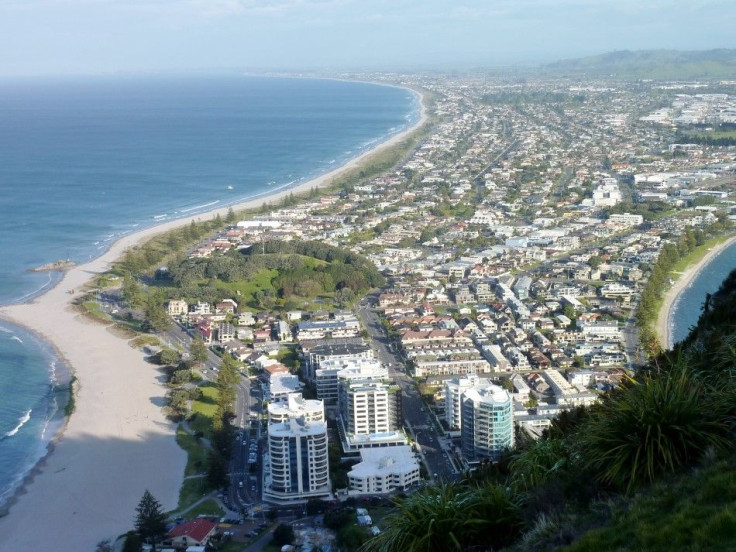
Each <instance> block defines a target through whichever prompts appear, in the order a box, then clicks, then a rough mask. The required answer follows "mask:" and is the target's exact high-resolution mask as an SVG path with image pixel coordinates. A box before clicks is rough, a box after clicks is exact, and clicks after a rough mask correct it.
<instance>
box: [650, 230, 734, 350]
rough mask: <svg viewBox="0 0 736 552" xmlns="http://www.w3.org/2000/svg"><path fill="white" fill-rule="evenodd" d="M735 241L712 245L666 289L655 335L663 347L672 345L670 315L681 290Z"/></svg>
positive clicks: (728, 240) (668, 347)
mask: <svg viewBox="0 0 736 552" xmlns="http://www.w3.org/2000/svg"><path fill="white" fill-rule="evenodd" d="M734 242H736V236H732V237H730V238H729V239H727V240H725V241H723V242H721V243H719V244H717V245H715V246H713V247H712V248H711V249H710V250H709V251H708V253H707V254H705V255H704V256H703V258H702V259H700V261H698V262H697V263H695V264H693V265H691V266H689V267H687V268H686V269H685V270H684V271H683V272H682V273H681V274H680V276H679V277H678V278H677V281H676V282H675V283H674V284H673V286H672V287H671V288H670V289H668V290H667V293H665V295H664V298H663V300H662V306H661V307H660V309H659V312H658V313H657V326H656V330H657V336H658V337H659V341H660V344H661V345H662V348H663V349H670V348H672V346H673V345H674V343H671V340H672V331H671V324H672V317H673V316H674V312H675V306H676V305H677V302H678V300H679V298H680V295H681V294H682V292H683V291H685V289H686V288H687V287H688V286H689V285H690V284H691V283H692V282H693V280H695V278H697V277H698V275H699V274H700V272H701V271H702V270H704V269H705V268H707V266H708V264H710V262H711V261H712V260H713V259H715V258H716V257H717V256H718V255H720V254H721V253H722V252H723V251H724V250H725V249H726V248H728V247H729V246H730V245H731V244H733V243H734Z"/></svg>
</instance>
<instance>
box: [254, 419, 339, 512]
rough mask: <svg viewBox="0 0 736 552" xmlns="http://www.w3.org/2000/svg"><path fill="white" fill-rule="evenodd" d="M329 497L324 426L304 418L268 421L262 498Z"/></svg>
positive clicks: (279, 500)
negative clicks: (270, 422)
mask: <svg viewBox="0 0 736 552" xmlns="http://www.w3.org/2000/svg"><path fill="white" fill-rule="evenodd" d="M330 496H331V487H330V473H329V462H328V454H327V425H326V424H325V423H324V422H308V421H307V420H305V419H304V418H300V419H296V420H295V419H291V420H288V421H286V422H281V423H276V424H270V425H269V426H268V457H267V462H266V469H265V470H264V486H263V499H264V500H265V501H267V502H272V503H280V504H284V503H286V504H288V503H303V502H306V501H307V500H308V499H310V498H328V497H330Z"/></svg>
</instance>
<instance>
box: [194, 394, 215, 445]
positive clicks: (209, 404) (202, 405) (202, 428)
mask: <svg viewBox="0 0 736 552" xmlns="http://www.w3.org/2000/svg"><path fill="white" fill-rule="evenodd" d="M200 389H201V390H202V397H200V399H199V400H196V401H194V402H193V403H192V416H191V417H190V419H189V427H191V428H192V431H194V432H195V433H200V432H201V433H202V434H203V435H204V436H205V437H206V438H208V439H209V438H210V437H211V435H212V418H213V417H214V415H215V410H217V394H218V391H217V387H215V385H214V384H213V383H208V384H205V385H202V386H201V387H200Z"/></svg>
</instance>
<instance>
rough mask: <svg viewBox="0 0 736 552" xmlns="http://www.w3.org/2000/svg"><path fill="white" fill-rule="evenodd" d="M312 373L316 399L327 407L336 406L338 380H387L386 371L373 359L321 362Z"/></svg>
mask: <svg viewBox="0 0 736 552" xmlns="http://www.w3.org/2000/svg"><path fill="white" fill-rule="evenodd" d="M319 366H320V367H319V368H317V369H316V370H315V371H314V383H315V386H316V387H317V398H318V399H321V400H323V401H325V404H326V405H328V406H335V405H337V401H338V378H340V379H343V380H346V381H348V380H352V379H361V380H368V381H381V380H384V379H387V378H388V370H387V369H386V368H383V367H381V363H380V362H378V360H376V359H374V358H361V357H345V358H339V359H332V360H323V361H322V362H321V363H320V365H319Z"/></svg>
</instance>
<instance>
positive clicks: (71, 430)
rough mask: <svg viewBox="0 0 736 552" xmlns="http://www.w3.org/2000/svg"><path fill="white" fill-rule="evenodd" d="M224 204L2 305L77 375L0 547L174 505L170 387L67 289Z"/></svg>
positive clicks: (34, 542)
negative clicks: (141, 506) (49, 448)
mask: <svg viewBox="0 0 736 552" xmlns="http://www.w3.org/2000/svg"><path fill="white" fill-rule="evenodd" d="M426 118H427V117H426V113H425V106H424V104H423V102H422V107H421V114H420V117H419V119H418V120H417V121H416V123H415V124H414V125H413V126H412V127H410V128H408V129H406V130H405V131H403V132H401V133H400V134H397V135H395V136H393V137H392V138H390V139H389V140H387V141H385V142H383V143H381V144H379V145H378V146H377V147H376V148H374V149H373V150H371V151H368V152H365V153H363V154H362V155H361V156H359V157H357V158H354V159H352V160H350V161H349V162H348V163H346V164H345V165H343V166H342V167H340V168H338V169H335V170H333V171H331V172H329V173H327V174H324V175H322V176H320V177H318V178H315V179H313V180H310V181H308V182H305V183H303V184H300V185H299V186H296V187H293V188H289V189H284V190H280V191H279V192H277V193H275V194H272V195H269V196H267V197H260V198H258V199H256V200H252V201H248V202H245V203H241V204H238V205H233V206H232V207H233V208H234V209H235V210H243V209H248V208H254V207H258V206H260V205H261V204H262V203H264V202H265V201H268V202H271V203H274V202H278V201H279V200H280V199H281V198H282V197H284V196H285V195H288V194H291V193H299V192H302V191H308V190H310V189H312V188H314V187H320V186H326V185H329V184H330V182H331V181H332V180H333V179H334V178H335V177H337V176H339V175H341V174H342V173H344V172H346V171H349V170H351V169H353V168H355V167H357V166H359V165H360V164H361V163H363V162H364V161H365V160H366V158H367V157H369V156H370V155H372V154H374V153H376V152H378V151H382V150H385V149H387V148H389V147H391V146H393V145H395V144H396V143H398V142H400V141H401V140H403V139H404V138H405V137H406V136H407V135H408V134H409V133H411V132H413V131H414V130H415V129H416V128H418V127H419V126H421V125H422V124H423V123H424V122H425V121H426ZM227 209H228V207H223V208H220V209H217V210H214V211H211V212H208V213H204V214H197V215H196V216H195V217H191V216H190V217H187V218H183V219H179V220H175V221H170V222H167V223H165V224H162V225H160V226H155V227H151V228H147V229H144V230H142V231H140V232H137V233H135V234H131V235H128V236H125V237H123V238H122V239H120V240H119V241H117V242H115V243H114V244H113V245H112V246H111V247H110V249H109V250H108V251H107V252H106V253H104V254H103V255H102V256H100V257H98V258H97V259H95V260H93V261H91V262H89V263H86V264H84V265H80V266H76V267H74V268H72V269H71V270H69V271H67V272H66V273H65V275H64V277H63V279H62V280H61V281H60V282H59V284H58V285H56V286H55V287H54V288H53V289H50V290H49V291H47V292H46V293H44V294H43V295H41V296H39V297H37V298H35V299H34V300H32V301H31V302H29V303H25V304H22V305H12V306H6V307H3V308H0V317H3V318H5V319H7V320H9V321H10V322H12V323H15V324H18V325H21V326H24V327H26V328H28V329H30V330H32V331H34V332H36V333H37V334H38V335H40V336H41V337H43V338H44V339H45V340H47V341H48V342H49V343H51V344H52V345H53V346H54V347H55V348H56V351H57V353H58V354H59V356H60V357H61V358H62V359H63V360H64V361H65V362H66V363H67V364H68V365H69V366H70V367H71V368H72V370H73V372H74V375H75V376H76V377H77V379H78V387H77V393H76V396H75V400H76V409H75V412H74V414H73V415H72V416H71V417H70V418H69V420H68V423H67V424H66V427H65V429H64V430H63V431H62V432H61V434H59V435H57V436H56V439H55V445H54V447H53V453H50V454H48V455H47V456H46V458H45V459H44V460H43V461H42V462H41V463H40V464H39V465H38V466H37V469H36V470H34V474H33V475H32V477H29V479H28V480H27V481H26V482H25V484H24V486H23V488H22V489H21V490H20V491H19V492H18V493H17V494H16V497H15V499H14V500H13V501H12V502H11V504H10V511H9V514H8V515H7V516H5V517H2V518H0V550H14V551H16V552H26V551H46V550H55V551H62V552H63V551H67V550H68V551H70V552H71V551H75V552H77V551H80V550H89V551H91V550H94V548H95V545H96V543H98V542H99V541H100V540H102V539H105V538H115V537H117V536H118V535H120V534H122V533H124V532H125V531H127V530H130V529H132V528H133V521H134V516H135V507H136V505H137V504H138V502H139V500H140V498H141V496H142V495H143V492H144V491H145V489H149V490H150V491H151V492H152V493H153V495H154V496H155V497H156V498H157V499H158V500H159V501H160V502H161V503H162V504H163V506H164V508H165V509H166V510H170V509H174V508H175V507H176V504H177V501H178V493H179V488H180V486H181V483H182V478H183V475H184V467H185V464H186V454H185V453H184V451H183V450H181V449H180V448H179V447H178V445H177V444H176V442H175V439H174V432H175V425H174V424H172V423H170V422H169V421H168V420H166V419H165V417H164V416H163V414H162V411H161V407H162V406H163V404H164V396H165V394H166V388H165V387H164V385H163V384H162V377H161V374H160V373H159V372H158V371H157V370H156V368H155V366H153V365H151V364H149V363H147V362H146V361H145V359H144V355H143V353H142V352H141V351H139V350H137V349H134V348H132V347H131V346H130V345H129V344H128V340H126V339H123V338H121V337H118V336H117V335H115V334H114V333H113V332H111V328H110V327H105V326H104V325H102V324H99V323H96V322H92V321H90V320H89V319H87V318H85V317H83V316H81V315H79V314H78V313H77V311H75V310H74V309H73V308H72V307H71V305H70V303H71V301H72V299H73V298H74V295H72V294H71V291H72V290H79V289H81V288H83V287H84V285H85V284H86V283H88V282H89V281H90V280H91V279H92V278H93V277H94V276H95V275H96V274H100V273H102V272H105V271H106V270H108V269H109V268H110V267H111V264H112V263H113V262H114V261H115V260H116V259H118V258H119V257H120V256H121V255H122V254H123V253H124V252H125V251H126V250H127V249H128V248H130V247H132V246H134V245H136V244H139V243H142V242H144V241H146V240H147V239H149V238H151V237H152V236H154V235H156V234H159V233H161V232H165V231H167V230H170V229H173V228H177V227H180V226H183V225H186V224H189V222H190V221H191V220H192V219H193V218H195V219H204V218H210V217H214V216H216V215H217V214H220V215H222V216H224V215H225V214H226V212H227Z"/></svg>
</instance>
